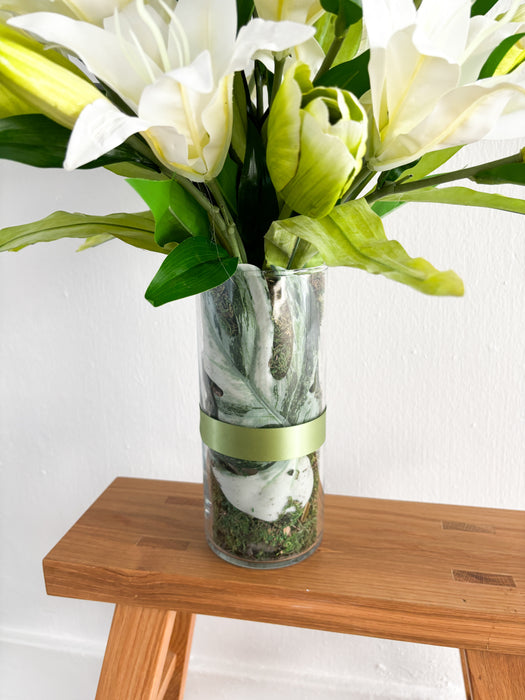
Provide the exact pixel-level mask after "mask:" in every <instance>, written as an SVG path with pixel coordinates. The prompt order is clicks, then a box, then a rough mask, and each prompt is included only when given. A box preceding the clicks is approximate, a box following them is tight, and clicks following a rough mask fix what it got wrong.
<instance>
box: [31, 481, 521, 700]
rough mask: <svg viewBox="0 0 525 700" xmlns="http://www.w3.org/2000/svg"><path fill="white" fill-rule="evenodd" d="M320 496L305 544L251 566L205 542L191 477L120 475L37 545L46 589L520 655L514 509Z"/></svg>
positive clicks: (518, 546)
mask: <svg viewBox="0 0 525 700" xmlns="http://www.w3.org/2000/svg"><path fill="white" fill-rule="evenodd" d="M325 503H326V514H325V534H324V539H323V542H322V544H321V546H320V548H319V549H318V551H317V552H316V553H315V554H314V555H313V556H312V557H310V558H309V559H306V560H305V561H303V562H301V563H300V564H296V565H294V566H291V567H289V568H285V569H278V570H274V571H254V570H249V569H241V568H238V567H235V566H232V565H231V564H227V563H225V562H223V561H222V560H220V559H219V558H218V557H216V556H215V555H214V554H213V553H212V552H211V551H210V550H209V548H208V546H207V544H206V541H205V537H204V524H203V504H202V485H200V484H187V483H180V482H168V481H154V480H148V479H129V478H119V479H116V480H115V481H114V482H113V484H111V486H110V487H109V488H108V489H107V490H106V491H105V492H104V493H103V494H102V495H101V496H100V498H99V499H98V500H97V501H96V502H95V503H94V504H93V506H91V508H89V509H88V510H87V512H86V513H85V514H84V515H83V516H82V517H81V518H80V520H79V521H78V522H77V523H76V524H75V525H74V526H73V527H72V529H71V530H70V531H69V532H68V533H67V534H66V535H65V537H64V538H63V539H62V540H61V541H60V542H59V543H58V544H57V546H56V547H55V548H54V549H53V550H52V551H51V552H50V553H49V555H48V556H47V557H46V558H45V560H44V573H45V579H46V585H47V590H48V593H50V594H51V595H59V596H65V597H70V598H82V599H88V600H99V601H106V602H112V603H117V604H123V605H135V606H143V607H153V608H160V609H167V610H178V611H186V612H188V613H198V614H206V615H216V616H223V617H231V618H238V619H246V620H256V621H261V622H270V623H278V624H284V625H294V626H298V627H309V628H313V629H322V630H330V631H334V632H344V633H349V634H359V635H368V636H374V637H384V638H389V639H400V640H405V641H411V642H419V643H428V644H436V645H442V646H453V647H458V648H462V649H472V650H480V651H483V650H485V651H492V652H496V653H507V654H518V655H519V654H524V655H525V512H522V511H510V510H497V509H489V508H473V507H462V506H450V505H437V504H424V503H413V502H400V501H388V500H378V499H367V498H353V497H348V496H330V495H328V496H326V500H325ZM524 698H525V695H524ZM498 700H499V699H498Z"/></svg>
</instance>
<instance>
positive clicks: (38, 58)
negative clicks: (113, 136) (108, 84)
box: [0, 23, 102, 128]
mask: <svg viewBox="0 0 525 700" xmlns="http://www.w3.org/2000/svg"><path fill="white" fill-rule="evenodd" d="M81 76H82V73H81V72H80V71H79V70H78V69H77V68H76V67H75V66H74V65H73V64H72V63H70V62H69V61H68V60H67V59H65V58H64V57H63V56H61V55H60V54H58V53H57V52H56V51H45V50H44V49H43V47H42V46H41V44H39V43H38V42H37V41H35V40H34V39H30V38H28V37H27V36H25V35H23V34H21V33H20V32H18V31H16V30H15V29H12V28H11V27H7V26H6V25H5V24H1V23H0V80H1V82H2V87H3V88H4V90H5V91H6V94H9V95H10V97H11V99H10V100H9V103H8V106H9V105H10V106H11V107H10V108H12V110H13V115H14V114H20V113H21V112H26V113H27V112H28V111H33V112H38V113H40V114H45V115H46V116H47V117H49V118H50V119H53V121H56V122H58V123H59V124H62V125H63V126H67V127H68V128H72V127H73V125H74V123H75V121H76V119H77V117H78V116H79V114H80V112H81V111H82V110H83V109H84V107H85V106H86V105H88V104H90V103H91V102H94V101H95V100H97V99H100V98H101V97H102V94H101V93H100V92H99V91H98V90H97V89H96V88H95V87H94V86H93V85H92V84H91V83H90V82H88V80H87V79H86V78H84V77H81ZM29 106H31V107H32V110H29V109H28V107H29ZM4 111H5V110H4ZM4 116H11V115H10V114H4Z"/></svg>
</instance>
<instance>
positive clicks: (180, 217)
mask: <svg viewBox="0 0 525 700" xmlns="http://www.w3.org/2000/svg"><path fill="white" fill-rule="evenodd" d="M127 182H128V183H129V184H130V185H131V187H133V189H134V190H135V191H136V192H137V193H138V194H139V195H140V196H141V197H142V199H143V200H144V201H145V202H146V204H147V205H148V207H149V208H150V209H151V211H152V212H153V216H154V217H155V241H156V242H157V243H158V244H159V245H160V246H165V245H166V243H181V242H182V241H183V240H185V239H186V238H189V237H190V236H205V237H207V236H209V221H208V215H207V213H206V212H205V211H204V209H203V208H202V207H201V206H200V204H199V203H198V202H197V201H196V200H195V199H194V198H193V197H192V196H191V195H190V194H189V193H188V192H186V190H185V189H184V188H183V187H182V186H181V185H179V183H178V182H175V180H143V179H129V180H127Z"/></svg>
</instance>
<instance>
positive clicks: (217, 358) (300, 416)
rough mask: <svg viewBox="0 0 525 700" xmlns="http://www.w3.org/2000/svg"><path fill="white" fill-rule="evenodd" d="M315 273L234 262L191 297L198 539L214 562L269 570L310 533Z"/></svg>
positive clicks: (317, 310) (321, 406) (319, 392)
mask: <svg viewBox="0 0 525 700" xmlns="http://www.w3.org/2000/svg"><path fill="white" fill-rule="evenodd" d="M324 288H325V268H324V267H322V268H319V267H318V268H311V269H307V270H280V269H278V270H272V271H264V272H263V271H261V270H260V269H259V268H257V267H255V266H252V265H240V266H239V268H238V269H237V271H236V273H235V274H234V276H233V277H231V278H230V279H229V280H227V281H226V282H225V283H224V284H222V285H220V286H219V287H216V288H215V289H212V290H209V291H207V292H205V293H204V294H201V295H200V297H199V309H200V313H199V355H200V368H199V369H200V372H199V376H200V408H201V435H202V438H203V462H204V497H205V527H206V537H207V540H208V544H209V545H210V547H211V549H212V550H213V551H214V552H215V553H216V554H217V555H218V556H219V557H221V558H222V559H225V560H226V561H228V562H230V563H232V564H237V565H239V566H244V567H249V568H258V569H272V568H279V567H283V566H288V565H290V564H294V563H296V562H299V561H301V560H302V559H304V558H305V557H307V556H309V555H310V554H312V553H313V552H314V551H315V549H316V548H317V547H318V545H319V543H320V541H321V537H322V526H323V487H322V478H321V445H322V443H323V441H324V416H325V413H324V411H325V402H324V392H323V381H322V379H323V371H322V370H323V362H322V355H323V352H322V342H321V339H322V333H321V328H322V321H323V303H324Z"/></svg>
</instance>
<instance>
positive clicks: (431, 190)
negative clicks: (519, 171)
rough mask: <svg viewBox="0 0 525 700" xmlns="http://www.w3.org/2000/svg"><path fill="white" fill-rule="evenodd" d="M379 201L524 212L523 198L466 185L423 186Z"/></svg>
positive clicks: (524, 201)
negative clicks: (471, 187)
mask: <svg viewBox="0 0 525 700" xmlns="http://www.w3.org/2000/svg"><path fill="white" fill-rule="evenodd" d="M380 201H381V202H434V203H436V204H461V205H463V206H467V207H488V208H489V209H502V210H503V211H511V212H515V213H516V214H525V200H523V199H515V198H514V197H505V196H504V195H501V194H491V193H490V192H478V191H477V190H471V189H469V188H468V187H441V188H439V189H437V188H435V187H425V188H423V189H420V190H411V191H410V192H398V193H395V194H390V195H388V196H386V197H383V198H382V199H381V200H380Z"/></svg>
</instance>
